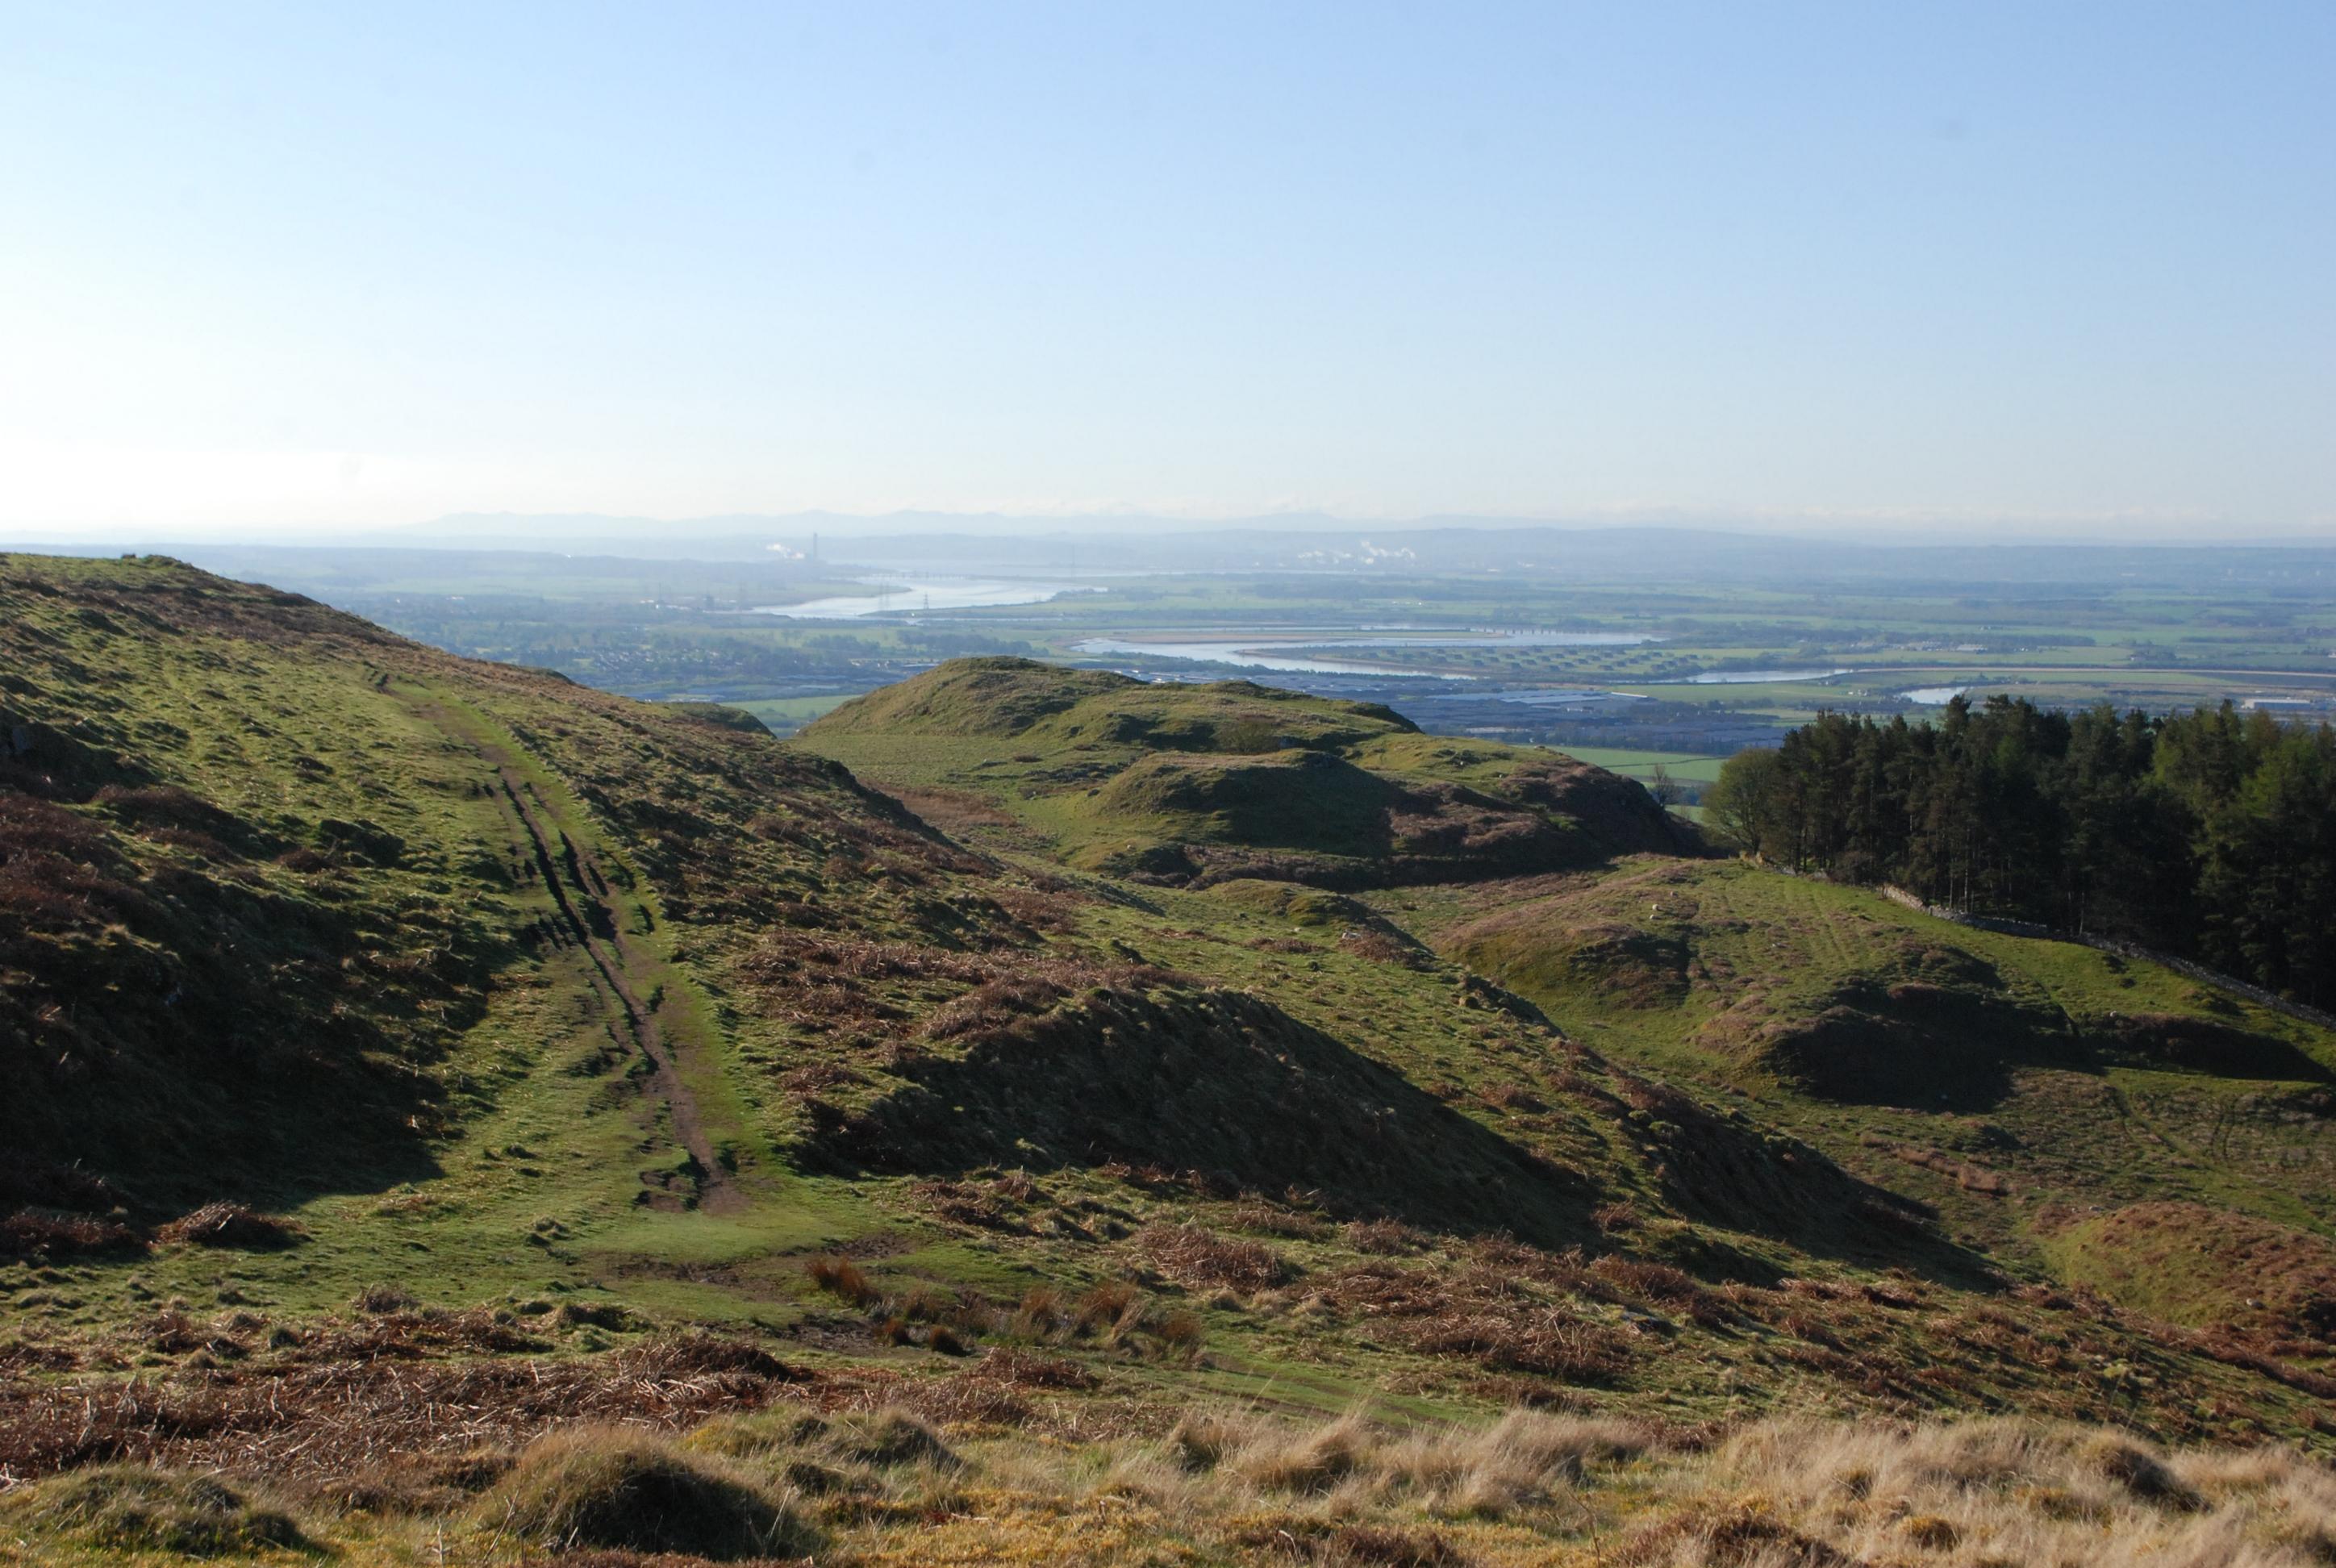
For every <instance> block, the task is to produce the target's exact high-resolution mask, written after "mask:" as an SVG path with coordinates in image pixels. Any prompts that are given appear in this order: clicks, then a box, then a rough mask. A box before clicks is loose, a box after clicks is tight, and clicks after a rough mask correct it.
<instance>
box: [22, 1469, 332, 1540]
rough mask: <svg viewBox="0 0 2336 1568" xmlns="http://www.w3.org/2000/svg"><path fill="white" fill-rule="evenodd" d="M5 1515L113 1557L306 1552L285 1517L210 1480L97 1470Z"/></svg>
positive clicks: (62, 1481) (45, 1488)
mask: <svg viewBox="0 0 2336 1568" xmlns="http://www.w3.org/2000/svg"><path fill="white" fill-rule="evenodd" d="M11 1507H12V1510H15V1511H17V1512H18V1513H19V1516H20V1517H21V1518H22V1519H23V1520H24V1522H25V1523H26V1524H33V1525H35V1526H40V1527H44V1528H47V1529H51V1530H55V1531H59V1532H61V1533H63V1534H68V1535H73V1536H78V1537H81V1538H83V1539H84V1540H87V1541H89V1542H91V1543H92V1544H96V1545H99V1546H103V1547H108V1548H112V1549H114V1550H120V1551H149V1552H172V1553H179V1554H180V1555H182V1556H189V1557H217V1556H221V1555H223V1554H225V1553H229V1552H258V1551H260V1550H263V1549H265V1548H267V1547H271V1546H289V1547H302V1546H306V1545H307V1541H306V1540H305V1538H304V1537H303V1536H302V1535H301V1534H300V1530H299V1527H298V1526H297V1524H294V1523H293V1522H292V1520H291V1519H290V1518H289V1517H288V1516H287V1515H286V1514H280V1513H277V1512H276V1511H275V1510H273V1509H269V1508H264V1507H260V1506H258V1505H255V1504H253V1503H252V1502H250V1501H249V1500H248V1498H246V1497H245V1496H244V1495H243V1494H241V1493H239V1492H238V1491H236V1490H235V1489H234V1488H233V1487H231V1486H229V1485H227V1484H226V1483H225V1482H223V1481H220V1480H219V1479H218V1478H217V1477H215V1476H210V1475H180V1474H177V1473H174V1472H171V1471H168V1470H151V1469H148V1468H145V1467H144V1466H135V1465H104V1466H96V1467H94V1468H91V1469H86V1470H77V1471H74V1472H73V1473H71V1474H70V1475H60V1476H58V1477H56V1478H55V1479H54V1480H51V1481H46V1482H44V1483H42V1484H41V1485H39V1486H38V1487H36V1488H34V1491H33V1492H32V1494H31V1495H29V1496H28V1497H26V1498H24V1500H23V1501H22V1502H16V1503H12V1505H11Z"/></svg>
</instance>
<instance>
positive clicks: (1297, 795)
mask: <svg viewBox="0 0 2336 1568" xmlns="http://www.w3.org/2000/svg"><path fill="white" fill-rule="evenodd" d="M801 741H802V744H803V745H806V746H809V747H812V748H813V749H815V750H818V751H821V752H822V753H824V754H825V755H831V756H834V757H837V758H839V759H840V760H842V761H844V762H846V763H848V764H850V765H852V766H853V767H855V768H859V769H861V770H863V771H865V772H867V773H868V774H870V775H871V776H872V777H876V778H880V779H882V780H884V781H885V782H886V783H887V784H895V785H902V786H907V787H909V788H911V789H922V790H926V791H931V790H934V789H939V790H942V791H946V792H962V793H966V794H972V795H974V796H975V797H977V798H978V799H979V800H982V801H986V802H988V803H991V804H992V805H993V806H994V807H997V808H999V809H1002V810H1004V811H1005V812H1007V813H1010V816H1011V817H1012V819H1013V820H1015V821H1017V822H1019V823H1021V824H1022V825H1023V826H1024V827H1025V828H1026V829H1027V831H1028V832H1029V833H1033V834H1035V835H1037V837H1038V838H1039V839H1040V840H1041V841H1043V842H1046V844H1048V845H1049V846H1051V847H1052V848H1053V849H1054V850H1055V851H1056V852H1058V853H1061V854H1063V855H1065V856H1066V857H1067V858H1069V859H1070V860H1071V861H1073V862H1075V863H1076V864H1078V865H1080V866H1083V867H1086V868H1089V869H1093V870H1099V871H1105V872H1114V873H1116V874H1124V875H1129V876H1134V877H1138V878H1143V879H1146V880H1150V881H1175V882H1190V883H1197V884H1203V885H1205V884H1207V883H1209V882H1214V881H1228V880H1231V879H1234V878H1241V877H1260V876H1262V877H1270V878H1275V879H1278V880H1286V881H1304V882H1309V883H1313V884H1316V885H1319V886H1324V887H1345V888H1355V887H1366V886H1384V885H1388V884H1400V883H1414V882H1436V881H1465V880H1471V879H1478V878H1484V877H1493V876H1512V875H1518V874H1523V873H1529V872H1547V871H1555V870H1561V869H1564V868H1568V867H1574V866H1582V865H1590V864H1594V863H1596V862H1600V861H1601V860H1604V859H1605V858H1607V857H1609V856H1611V855H1615V854H1625V853H1630V852H1640V851H1658V852H1666V853H1671V852H1689V851H1691V850H1692V849H1693V848H1694V845H1695V833H1694V830H1693V829H1692V828H1691V827H1689V824H1687V823H1685V822H1684V821H1682V820H1679V819H1677V818H1672V817H1669V816H1667V815H1666V814H1665V813H1663V811H1662V810H1661V809H1660V807H1658V806H1657V805H1656V804H1655V803H1653V801H1652V800H1650V798H1649V797H1648V795H1647V794H1646V792H1645V791H1644V790H1642V789H1640V788H1639V787H1638V786H1637V785H1636V784H1631V783H1630V781H1629V780H1627V779H1622V778H1619V777H1617V776H1615V775H1613V774H1608V773H1606V772H1604V771H1603V770H1601V769H1598V768H1593V767H1590V766H1587V765H1583V764H1581V763H1577V762H1574V761H1573V760H1572V759H1571V758H1568V757H1564V756H1562V755H1558V754H1556V753H1553V752H1543V751H1534V750H1530V749H1526V748H1522V747H1515V746H1506V745H1484V744H1478V743H1468V742H1457V741H1451V740H1445V739H1440V738H1437V737H1433V736H1428V735H1421V734H1420V733H1419V732H1418V730H1417V729H1416V726H1413V725H1412V724H1411V723H1410V722H1409V721H1407V720H1406V719H1404V718H1402V717H1400V716H1397V715H1396V714H1394V713H1392V712H1390V711H1389V710H1387V709H1386V708H1384V707H1381V706H1377V705H1376V704H1369V703H1351V702H1339V701H1336V700H1333V699H1329V698H1322V697H1310V696H1304V695H1302V694H1300V693H1297V692H1290V691H1278V690H1275V689H1273V688H1271V687H1260V686H1256V685H1253V684H1251V683H1250V682H1248V681H1219V682H1215V683H1212V684H1210V685H1205V686H1182V685H1174V684H1166V683H1163V684H1152V683H1146V682H1144V681H1138V680H1132V679H1130V678H1128V677H1124V676H1119V675H1114V674H1111V673H1109V672H1107V671H1099V670H1071V669H1066V668H1063V667H1059V666H1054V665H1045V664H1038V663H1034V662H1032V661H1030V660H1027V659H1011V658H979V659H957V660H952V661H951V662H949V663H948V664H945V665H942V666H940V667H938V668H936V669H933V670H930V671H929V672H927V673H926V674H924V675H921V676H919V677H915V678H914V679H912V680H908V681H903V682H902V683H900V685H899V686H897V687H887V688H886V689H884V690H882V691H879V692H874V693H871V695H869V696H865V697H861V698H860V699H858V700H856V701H854V702H851V703H847V704H845V705H844V706H842V707H840V708H838V709H836V710H835V711H834V712H833V713H831V714H829V715H828V716H825V717H824V718H822V719H821V720H819V721H818V722H817V723H815V724H813V725H812V726H808V727H807V728H806V729H805V730H804V731H803V735H802V736H801ZM942 809H944V810H946V809H947V808H946V803H942Z"/></svg>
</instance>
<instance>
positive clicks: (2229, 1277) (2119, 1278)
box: [2047, 1203, 2336, 1349]
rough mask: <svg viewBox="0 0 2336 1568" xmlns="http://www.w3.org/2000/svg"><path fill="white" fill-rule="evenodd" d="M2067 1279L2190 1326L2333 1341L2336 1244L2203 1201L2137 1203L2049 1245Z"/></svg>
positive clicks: (2082, 1223) (2324, 1343) (2071, 1230)
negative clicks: (2213, 1206) (2206, 1203)
mask: <svg viewBox="0 0 2336 1568" xmlns="http://www.w3.org/2000/svg"><path fill="white" fill-rule="evenodd" d="M2047 1250H2048V1251H2049V1253H2050V1255H2051V1256H2052V1258H2053V1261H2055V1262H2056V1263H2057V1264H2058V1265H2059V1271H2060V1273H2061V1276H2062V1277H2063V1278H2064V1279H2067V1280H2068V1281H2070V1282H2072V1283H2075V1284H2080V1285H2085V1286H2088V1287H2090V1288H2091V1289H2093V1290H2098V1291H2099V1292H2100V1293H2101V1294H2103V1295H2104V1296H2107V1297H2108V1298H2109V1299H2110V1300H2113V1301H2116V1302H2117V1303H2118V1304H2119V1305H2120V1306H2125V1307H2130V1308H2132V1309H2134V1310H2136V1311H2142V1312H2147V1313H2148V1314H2150V1315H2151V1316H2152V1317H2156V1318H2163V1319H2165V1320H2167V1321H2168V1322H2174V1323H2180V1324H2182V1325H2184V1326H2185V1327H2187V1328H2193V1329H2224V1330H2229V1331H2232V1332H2236V1333H2240V1334H2250V1335H2271V1336H2277V1337H2282V1338H2292V1339H2307V1340H2312V1341H2316V1342H2318V1343H2320V1344H2321V1347H2322V1348H2323V1349H2326V1348H2328V1347H2329V1346H2330V1345H2331V1343H2336V1242H2330V1241H2329V1240H2328V1238H2327V1237H2325V1236H2320V1235H2314V1234H2312V1232H2309V1231H2299V1230H2296V1229H2294V1228H2293V1227H2292V1226H2288V1225H2279V1224H2273V1222H2270V1221H2267V1220H2261V1219H2256V1218H2253V1216H2250V1215H2247V1214H2243V1213H2234V1212H2232V1211H2231V1210H2228V1209H2219V1208H2210V1207H2208V1206H2206V1205H2205V1204H2202V1203H2132V1204H2128V1205H2127V1206H2126V1207H2125V1208H2122V1209H2118V1210H2117V1211H2115V1212H2114V1213H2107V1214H2100V1215H2096V1216H2092V1217H2088V1218H2087V1219H2084V1220H2080V1221H2078V1222H2076V1223H2074V1224H2071V1225H2069V1226H2068V1228H2067V1229H2066V1230H2063V1231H2061V1232H2058V1233H2057V1234H2056V1235H2054V1236H2053V1237H2052V1238H2051V1239H2050V1241H2049V1242H2048V1243H2047Z"/></svg>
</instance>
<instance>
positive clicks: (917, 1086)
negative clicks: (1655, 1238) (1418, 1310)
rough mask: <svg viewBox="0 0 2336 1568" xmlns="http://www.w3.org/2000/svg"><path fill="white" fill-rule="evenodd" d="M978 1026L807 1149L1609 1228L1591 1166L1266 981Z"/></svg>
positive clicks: (1532, 1224) (1509, 1227) (894, 1161)
mask: <svg viewBox="0 0 2336 1568" xmlns="http://www.w3.org/2000/svg"><path fill="white" fill-rule="evenodd" d="M970 1038H971V1048H970V1049H969V1050H968V1052H967V1053H966V1054H965V1055H964V1056H962V1057H939V1056H924V1057H915V1058H912V1059H910V1061H908V1062H907V1063H905V1064H903V1065H902V1066H900V1067H899V1068H898V1069H897V1070H898V1071H900V1072H902V1073H904V1074H905V1075H906V1076H909V1077H910V1078H911V1079H912V1080H914V1086H912V1087H909V1088H904V1089H901V1090H900V1091H898V1092H896V1093H894V1094H892V1095H891V1096H888V1097H886V1098H885V1099H883V1100H881V1101H879V1102H878V1103H877V1104H875V1105H872V1106H871V1107H869V1108H868V1109H867V1110H866V1111H864V1112H862V1113H861V1114H859V1115H852V1116H849V1117H843V1116H838V1115H830V1116H828V1117H826V1118H824V1121H825V1124H826V1125H821V1126H819V1127H818V1128H817V1129H816V1130H815V1131H814V1133H813V1136H812V1138H811V1139H810V1141H809V1143H808V1144H807V1146H806V1148H805V1151H804V1153H805V1154H806V1156H807V1157H808V1158H809V1159H810V1160H811V1161H813V1163H815V1164H821V1165H823V1166H826V1167H828V1168H831V1169H836V1170H841V1171H847V1172H856V1171H893V1172H910V1171H913V1172H923V1173H931V1174H942V1173H953V1172H959V1171H965V1170H970V1169H974V1168H977V1167H980V1166H985V1165H1001V1164H1002V1165H1009V1166H1010V1165H1020V1166H1025V1167H1027V1168H1030V1169H1035V1170H1046V1169H1055V1168H1060V1167H1063V1166H1069V1165H1102V1164H1109V1163H1112V1162H1114V1161H1115V1162H1120V1163H1124V1164H1129V1165H1136V1166H1146V1165H1149V1166H1156V1167H1161V1168H1163V1169H1166V1170H1169V1171H1174V1172H1191V1173H1194V1174H1196V1175H1198V1176H1199V1177H1200V1178H1202V1180H1204V1181H1206V1182H1208V1183H1211V1184H1216V1185H1222V1186H1223V1187H1225V1188H1227V1189H1229V1190H1230V1189H1241V1190H1250V1191H1255V1192H1260V1193H1270V1194H1273V1195H1276V1196H1280V1195H1281V1194H1283V1193H1285V1192H1287V1191H1288V1190H1290V1189H1293V1188H1294V1189H1298V1190H1300V1191H1304V1192H1312V1193H1318V1194H1319V1198H1320V1200H1321V1202H1322V1203H1324V1205H1325V1206H1326V1207H1328V1208H1329V1209H1331V1210H1332V1211H1334V1212H1336V1213H1341V1214H1344V1215H1348V1216H1353V1217H1366V1216H1381V1215H1384V1216H1389V1217H1392V1218H1396V1219H1399V1220H1402V1221H1405V1222H1407V1223H1412V1224H1416V1225H1419V1226H1422V1227H1425V1228H1431V1229H1436V1230H1440V1231H1447V1232H1461V1233H1470V1232H1508V1233H1511V1234H1514V1235H1515V1236H1516V1237H1517V1238H1518V1239H1520V1240H1522V1241H1525V1242H1532V1243H1533V1244H1536V1245H1540V1246H1562V1245H1567V1244H1571V1243H1573V1242H1581V1241H1584V1240H1586V1239H1588V1238H1589V1237H1591V1236H1592V1235H1594V1234H1595V1231H1594V1228H1593V1227H1592V1226H1591V1223H1590V1222H1589V1218H1588V1216H1589V1213H1590V1211H1591V1209H1592V1208H1593V1207H1595V1206H1596V1204H1597V1203H1599V1202H1600V1201H1601V1199H1600V1196H1599V1194H1598V1193H1597V1192H1596V1190H1595V1189H1594V1188H1593V1187H1591V1184H1590V1183H1588V1182H1587V1181H1586V1180H1584V1179H1583V1178H1582V1176H1581V1175H1580V1174H1577V1173H1574V1172H1572V1171H1568V1170H1565V1169H1563V1168H1562V1167H1560V1166H1558V1165H1556V1164H1552V1163H1551V1162H1549V1161H1547V1160H1544V1159H1543V1158H1541V1157H1540V1156H1539V1155H1537V1154H1533V1153H1532V1152H1530V1151H1528V1150H1525V1149H1523V1148H1520V1147H1519V1146H1517V1145H1516V1144H1512V1143H1510V1142H1508V1141H1507V1140H1506V1139H1504V1138H1503V1137H1501V1136H1500V1135H1498V1134H1496V1133H1494V1132H1493V1131H1492V1130H1491V1129H1489V1128H1487V1127H1485V1126H1484V1125H1482V1124H1481V1123H1478V1122H1475V1121H1473V1120H1471V1119H1470V1118H1468V1117H1466V1116H1464V1115H1460V1114H1459V1113H1458V1112H1456V1111H1454V1110H1452V1109H1451V1108H1450V1107H1449V1106H1447V1105H1444V1104H1443V1103H1442V1102H1440V1101H1438V1100H1436V1099H1435V1098H1433V1097H1432V1096H1428V1095H1426V1094H1424V1093H1423V1092H1421V1091H1420V1090H1419V1089H1417V1088H1416V1087H1414V1086H1412V1085H1411V1084H1410V1083H1409V1082H1407V1081H1406V1079H1405V1078H1403V1077H1402V1076H1400V1075H1399V1074H1397V1073H1396V1072H1394V1071H1392V1070H1391V1069H1389V1068H1387V1067H1385V1066H1381V1065H1379V1064H1378V1063H1377V1062H1373V1061H1371V1060H1369V1059H1368V1058H1367V1057H1361V1056H1358V1055H1357V1054H1356V1053H1355V1052H1353V1051H1351V1050H1349V1049H1348V1047H1346V1046H1344V1045H1342V1044H1340V1043H1339V1042H1338V1040H1336V1039H1334V1038H1332V1037H1330V1036H1329V1035H1327V1034H1324V1033H1323V1032H1321V1031H1320V1030H1319V1029H1316V1028H1313V1027H1309V1026H1308V1025H1306V1024H1303V1023H1300V1022H1299V1021H1298V1020H1297V1019H1295V1018H1291V1017H1290V1015H1288V1014H1287V1013H1285V1012H1283V1011H1281V1009H1280V1008H1276V1007H1274V1006H1272V1005H1271V1004H1270V1003H1268V1002H1265V1001H1262V1000H1260V999H1259V998H1254V997H1251V996H1247V995H1242V994H1240V993H1236V992H1229V991H1220V990H1209V991H1199V992H1178V993H1173V994H1169V995H1164V996H1160V997H1154V996H1147V995H1145V994H1144V993H1141V992H1138V991H1134V990H1130V989H1111V990H1101V991H1095V992H1091V993H1089V994H1087V995H1086V996H1085V997H1082V998H1078V999H1077V1000H1076V1001H1074V1002H1070V1003H1067V1004H1066V1005H1064V1006H1062V1007H1059V1008H1055V1009H1053V1010H1049V1011H1046V1012H1040V1013H1037V1014H1035V1015H1029V1016H1024V1017H1020V1018H1014V1019H1012V1020H1011V1021H1010V1022H1006V1023H1003V1024H1001V1025H999V1026H998V1027H991V1028H989V1029H987V1030H985V1031H984V1032H982V1033H980V1034H978V1035H976V1036H973V1037H970Z"/></svg>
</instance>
